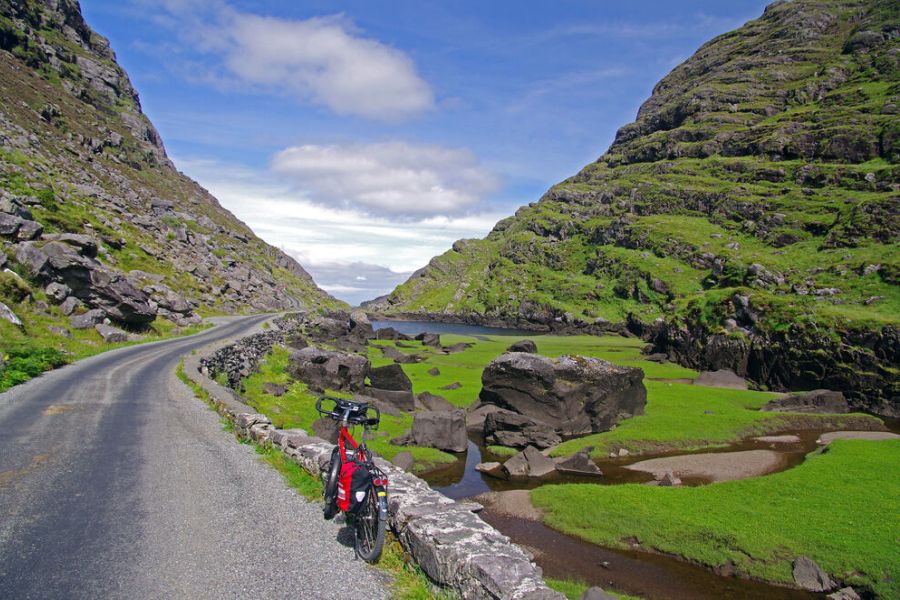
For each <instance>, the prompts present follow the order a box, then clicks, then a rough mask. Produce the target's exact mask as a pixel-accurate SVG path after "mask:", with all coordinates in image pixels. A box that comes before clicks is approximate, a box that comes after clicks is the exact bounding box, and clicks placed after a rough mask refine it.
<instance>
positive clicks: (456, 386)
mask: <svg viewBox="0 0 900 600" xmlns="http://www.w3.org/2000/svg"><path fill="white" fill-rule="evenodd" d="M461 387H462V384H461V383H460V382H458V381H454V382H453V383H449V384H447V385H445V386H442V387H441V389H442V390H447V391H450V390H458V389H459V388H461Z"/></svg>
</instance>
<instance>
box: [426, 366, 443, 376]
mask: <svg viewBox="0 0 900 600" xmlns="http://www.w3.org/2000/svg"><path fill="white" fill-rule="evenodd" d="M428 374H429V375H431V376H432V377H437V376H438V375H440V374H441V370H440V369H438V368H437V367H431V368H430V369H428Z"/></svg>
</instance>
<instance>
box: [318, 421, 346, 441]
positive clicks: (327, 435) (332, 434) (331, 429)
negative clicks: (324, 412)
mask: <svg viewBox="0 0 900 600" xmlns="http://www.w3.org/2000/svg"><path fill="white" fill-rule="evenodd" d="M339 428H340V426H339V424H338V422H337V421H335V420H334V419H331V418H329V417H322V418H321V419H318V420H317V421H314V422H313V424H312V429H313V432H315V434H316V435H317V436H319V437H320V438H322V439H323V440H325V441H326V442H328V443H329V444H337V441H338V431H339Z"/></svg>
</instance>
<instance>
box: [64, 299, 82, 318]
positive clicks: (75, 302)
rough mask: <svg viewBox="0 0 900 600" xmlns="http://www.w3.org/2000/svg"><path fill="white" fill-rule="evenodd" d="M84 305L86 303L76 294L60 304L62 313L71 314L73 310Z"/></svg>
mask: <svg viewBox="0 0 900 600" xmlns="http://www.w3.org/2000/svg"><path fill="white" fill-rule="evenodd" d="M82 306H84V303H83V302H82V301H81V300H79V299H78V298H76V297H75V296H69V297H68V298H66V299H65V300H63V302H62V304H60V305H59V310H61V311H62V314H64V315H66V316H70V315H71V314H72V313H73V312H75V311H76V310H78V309H79V308H81V307H82Z"/></svg>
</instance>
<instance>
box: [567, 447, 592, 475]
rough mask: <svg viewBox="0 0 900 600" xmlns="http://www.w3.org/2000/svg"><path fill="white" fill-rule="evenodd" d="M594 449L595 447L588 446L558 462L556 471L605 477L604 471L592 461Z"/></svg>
mask: <svg viewBox="0 0 900 600" xmlns="http://www.w3.org/2000/svg"><path fill="white" fill-rule="evenodd" d="M593 449H594V448H593V447H591V446H588V447H587V448H582V449H581V450H579V451H578V452H576V453H575V454H573V455H572V456H570V457H568V458H563V459H561V460H558V461H556V470H557V471H559V472H560V473H571V474H573V475H603V471H601V470H600V467H598V466H597V463H595V462H594V461H593V459H591V451H592V450H593Z"/></svg>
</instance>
